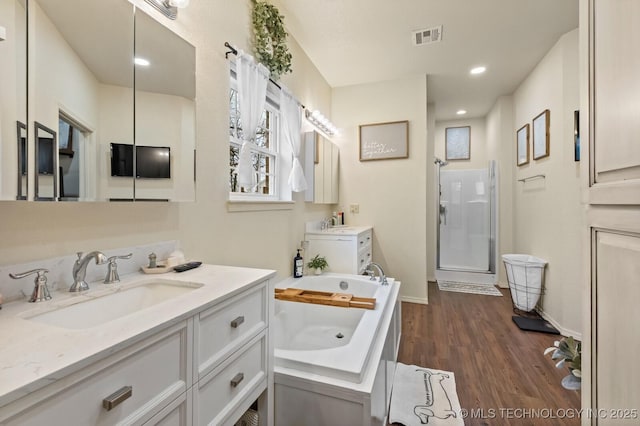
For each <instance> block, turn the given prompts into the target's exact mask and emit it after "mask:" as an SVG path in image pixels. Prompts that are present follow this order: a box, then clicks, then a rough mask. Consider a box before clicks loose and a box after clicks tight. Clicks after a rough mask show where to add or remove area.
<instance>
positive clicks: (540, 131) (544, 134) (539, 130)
mask: <svg viewBox="0 0 640 426" xmlns="http://www.w3.org/2000/svg"><path fill="white" fill-rule="evenodd" d="M549 118H550V113H549V110H548V109H545V110H544V111H542V112H541V113H540V114H538V116H537V117H536V118H534V119H533V159H534V160H539V159H540V158H544V157H548V156H549Z"/></svg>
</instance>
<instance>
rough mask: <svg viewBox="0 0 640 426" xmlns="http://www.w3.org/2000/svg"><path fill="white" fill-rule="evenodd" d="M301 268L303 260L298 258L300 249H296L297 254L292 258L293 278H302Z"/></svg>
mask: <svg viewBox="0 0 640 426" xmlns="http://www.w3.org/2000/svg"><path fill="white" fill-rule="evenodd" d="M303 266H304V260H303V259H302V256H300V249H298V254H296V257H294V258H293V278H302V272H303V271H302V268H303Z"/></svg>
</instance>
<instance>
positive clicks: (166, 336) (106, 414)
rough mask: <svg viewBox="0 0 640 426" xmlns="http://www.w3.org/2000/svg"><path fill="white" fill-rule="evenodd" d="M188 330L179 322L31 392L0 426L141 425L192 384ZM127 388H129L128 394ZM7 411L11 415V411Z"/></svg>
mask: <svg viewBox="0 0 640 426" xmlns="http://www.w3.org/2000/svg"><path fill="white" fill-rule="evenodd" d="M190 330H191V327H189V323H188V322H183V323H181V324H179V325H177V326H174V327H172V328H170V329H167V330H165V331H162V332H160V333H157V334H156V335H154V336H152V337H149V338H147V339H145V340H144V341H142V342H140V343H137V344H135V345H133V346H131V347H129V348H126V349H124V350H122V351H120V352H118V353H116V354H115V355H112V356H110V357H108V358H106V359H103V360H101V361H98V362H96V363H94V364H92V365H90V366H88V367H86V368H84V369H82V370H80V371H78V372H77V373H74V374H71V375H69V376H66V377H64V378H62V379H59V380H58V381H56V382H55V383H53V384H52V385H49V386H47V387H45V388H43V389H40V390H38V391H36V392H33V393H31V394H30V395H29V396H28V397H27V398H28V401H21V400H18V401H16V403H15V404H14V406H17V405H19V406H21V407H24V406H25V405H26V406H27V408H24V409H22V410H21V411H20V412H19V413H17V414H16V415H13V416H12V417H10V418H8V419H4V418H3V417H1V416H0V423H1V424H3V425H7V426H11V425H20V426H29V425H33V426H41V425H105V426H106V425H114V424H143V423H145V422H146V421H148V420H150V419H151V418H152V417H153V416H154V415H155V414H156V413H158V412H160V411H161V410H162V409H164V408H165V407H167V406H168V405H169V404H170V403H171V402H172V401H174V400H176V398H179V397H181V398H182V397H183V395H184V394H185V392H186V391H187V389H188V388H189V387H190V386H191V384H192V382H191V372H190V366H191V364H190V360H191V351H190V348H189V345H190V340H191V339H190V337H189V333H190ZM127 387H130V389H131V392H130V395H129V396H127V395H128V392H126V389H127ZM117 391H122V394H123V395H124V396H122V397H121V398H118V397H117V396H116V395H115V393H116V392H117ZM119 399H120V400H121V401H120V402H118V400H119ZM183 399H184V398H183ZM109 400H110V401H112V407H111V408H107V407H105V404H106V405H108V403H106V402H105V401H109ZM178 405H179V404H178ZM4 409H5V408H3V410H4ZM7 410H9V411H11V410H12V407H9V408H7ZM169 411H172V410H169ZM167 415H168V413H167ZM178 415H179V412H178ZM168 418H169V419H175V418H176V417H175V416H169V417H168ZM168 424H175V423H173V421H170V422H169V423H168ZM178 424H180V423H178Z"/></svg>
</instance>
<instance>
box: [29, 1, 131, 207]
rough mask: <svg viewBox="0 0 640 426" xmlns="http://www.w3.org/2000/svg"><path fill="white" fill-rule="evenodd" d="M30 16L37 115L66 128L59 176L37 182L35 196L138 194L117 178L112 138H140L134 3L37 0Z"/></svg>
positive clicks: (53, 127)
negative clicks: (112, 170) (135, 87)
mask: <svg viewBox="0 0 640 426" xmlns="http://www.w3.org/2000/svg"><path fill="white" fill-rule="evenodd" d="M29 16H30V19H29V35H30V40H29V73H30V76H31V80H30V82H31V86H30V92H31V93H30V111H29V112H30V119H32V120H33V121H34V122H36V123H38V125H39V126H40V127H41V128H48V129H49V130H50V131H55V133H56V134H58V135H59V137H58V138H57V143H56V149H55V153H56V155H55V158H54V162H53V163H54V166H55V172H54V173H53V174H52V176H53V177H54V178H55V179H56V180H57V182H55V185H53V184H49V185H44V186H43V185H42V184H41V182H39V185H37V186H35V185H34V199H35V200H52V199H54V200H59V201H104V200H109V199H112V198H127V199H132V198H133V180H132V179H128V180H126V181H123V180H116V179H113V178H111V174H110V151H109V144H110V142H116V141H117V142H125V143H133V122H134V121H133V113H134V109H133V65H132V61H133V59H132V58H133V49H134V33H133V28H134V8H133V6H132V5H131V4H130V3H128V2H126V1H109V2H105V1H100V0H65V1H63V2H61V1H59V0H34V1H32V2H31V3H29ZM33 142H36V139H34V141H33ZM39 144H40V141H39V140H38V141H37V143H36V148H39V147H38V145H39ZM34 152H35V150H34ZM43 152H44V151H43V150H42V149H40V150H39V152H38V154H37V156H36V163H38V164H39V163H44V162H46V161H47V159H46V158H40V157H41V156H42V155H43ZM44 177H45V176H44V175H43V174H42V173H40V172H39V173H38V175H37V179H38V180H39V181H42V180H43V179H42V178H44ZM51 188H56V189H57V191H56V193H55V194H53V195H52V194H51V193H50V189H51Z"/></svg>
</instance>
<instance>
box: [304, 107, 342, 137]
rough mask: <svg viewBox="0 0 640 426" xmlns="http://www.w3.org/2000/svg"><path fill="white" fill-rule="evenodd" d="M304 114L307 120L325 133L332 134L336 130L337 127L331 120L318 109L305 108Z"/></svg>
mask: <svg viewBox="0 0 640 426" xmlns="http://www.w3.org/2000/svg"><path fill="white" fill-rule="evenodd" d="M304 115H305V117H307V120H309V121H310V122H311V123H312V124H313V125H314V126H316V127H317V128H318V129H320V130H322V131H323V132H324V133H326V134H327V135H329V136H333V135H335V134H336V133H337V132H338V128H337V127H336V126H335V125H334V124H333V123H332V122H331V121H329V119H328V118H327V117H325V116H324V115H322V114H321V113H320V111H318V110H314V111H309V110H305V112H304Z"/></svg>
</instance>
